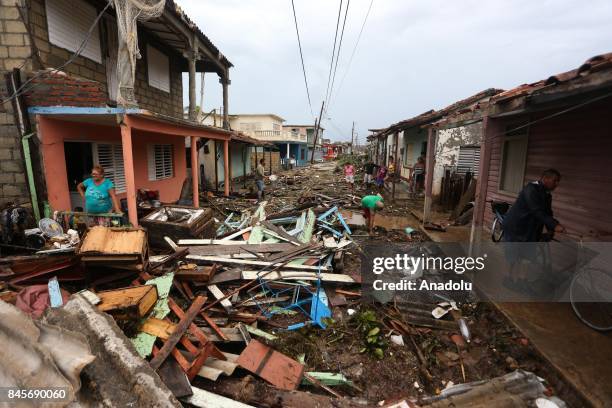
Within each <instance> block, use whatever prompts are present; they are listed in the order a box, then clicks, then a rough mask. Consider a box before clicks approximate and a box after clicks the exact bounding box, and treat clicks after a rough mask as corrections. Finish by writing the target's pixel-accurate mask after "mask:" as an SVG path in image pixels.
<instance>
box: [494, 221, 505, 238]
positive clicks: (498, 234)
mask: <svg viewBox="0 0 612 408" xmlns="http://www.w3.org/2000/svg"><path fill="white" fill-rule="evenodd" d="M503 236H504V229H503V228H502V225H501V222H499V219H498V218H495V219H494V220H493V225H492V226H491V239H492V240H493V242H499V241H501V239H502V237H503Z"/></svg>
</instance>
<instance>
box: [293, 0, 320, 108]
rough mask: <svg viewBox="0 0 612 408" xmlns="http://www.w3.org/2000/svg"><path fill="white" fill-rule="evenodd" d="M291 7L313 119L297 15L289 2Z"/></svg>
mask: <svg viewBox="0 0 612 408" xmlns="http://www.w3.org/2000/svg"><path fill="white" fill-rule="evenodd" d="M291 7H292V8H293V21H294V23H295V33H296V34H297V40H298V48H299V49H300V60H301V61H302V72H303V73H304V85H306V96H308V106H309V107H310V113H311V115H312V116H313V117H314V116H315V114H314V111H313V109H312V102H311V101H310V90H309V89H308V80H307V79H306V67H305V65H304V55H303V53H302V42H301V41H300V30H299V29H298V22H297V14H296V13H295V4H294V1H293V0H291Z"/></svg>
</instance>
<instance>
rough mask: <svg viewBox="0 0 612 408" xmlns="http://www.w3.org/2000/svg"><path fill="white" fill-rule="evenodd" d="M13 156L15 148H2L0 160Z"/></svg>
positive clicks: (0, 149)
mask: <svg viewBox="0 0 612 408" xmlns="http://www.w3.org/2000/svg"><path fill="white" fill-rule="evenodd" d="M12 158H13V149H7V148H0V160H10V159H12ZM0 174H1V173H0Z"/></svg>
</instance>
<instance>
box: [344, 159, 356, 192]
mask: <svg viewBox="0 0 612 408" xmlns="http://www.w3.org/2000/svg"><path fill="white" fill-rule="evenodd" d="M344 179H345V180H346V182H347V183H349V184H350V185H351V192H352V191H355V167H353V165H352V164H351V163H347V164H345V165H344Z"/></svg>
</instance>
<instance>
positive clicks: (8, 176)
mask: <svg viewBox="0 0 612 408" xmlns="http://www.w3.org/2000/svg"><path fill="white" fill-rule="evenodd" d="M14 174H15V173H0V184H13V183H14V182H15V178H14V177H13V175H14Z"/></svg>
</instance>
